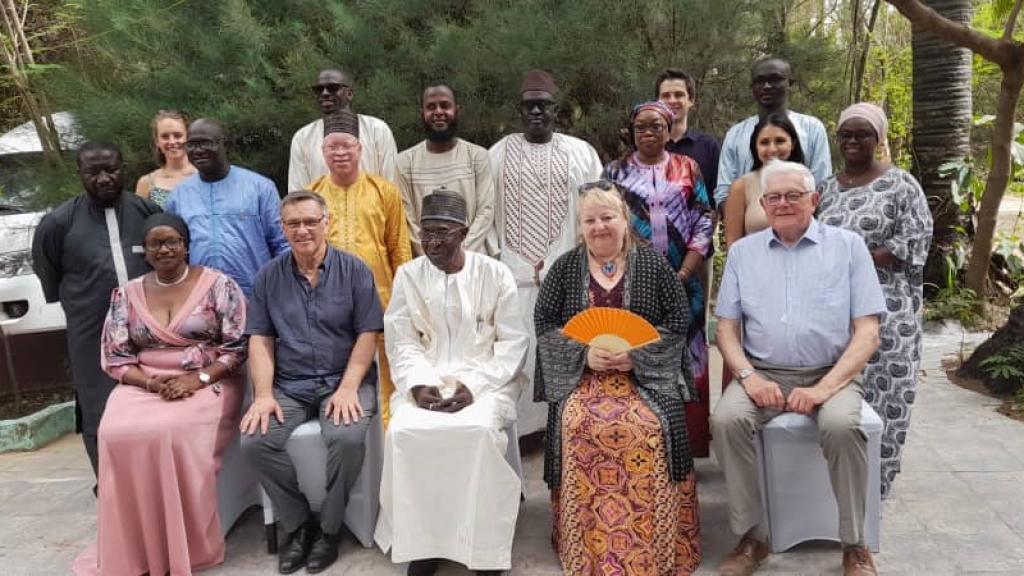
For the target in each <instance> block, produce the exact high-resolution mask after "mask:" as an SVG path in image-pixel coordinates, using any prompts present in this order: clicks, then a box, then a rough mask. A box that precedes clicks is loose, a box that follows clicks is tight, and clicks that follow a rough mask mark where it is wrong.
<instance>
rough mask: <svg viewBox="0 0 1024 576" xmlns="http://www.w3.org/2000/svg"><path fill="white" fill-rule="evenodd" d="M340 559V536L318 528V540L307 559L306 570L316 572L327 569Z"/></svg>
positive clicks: (315, 541) (311, 572) (314, 542)
mask: <svg viewBox="0 0 1024 576" xmlns="http://www.w3.org/2000/svg"><path fill="white" fill-rule="evenodd" d="M337 559H338V536H337V535H334V534H325V533H324V532H321V531H320V530H317V537H316V540H314V541H313V547H312V548H310V550H309V558H307V559H306V572H309V573H310V574H316V573H318V572H323V571H324V570H327V569H328V568H329V567H330V566H331V564H334V561H335V560H337Z"/></svg>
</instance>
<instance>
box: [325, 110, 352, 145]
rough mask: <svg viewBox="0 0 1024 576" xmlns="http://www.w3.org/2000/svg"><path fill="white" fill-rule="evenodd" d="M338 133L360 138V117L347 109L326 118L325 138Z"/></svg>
mask: <svg viewBox="0 0 1024 576" xmlns="http://www.w3.org/2000/svg"><path fill="white" fill-rule="evenodd" d="M337 133H341V134H351V135H353V136H355V137H356V138H359V116H357V115H356V113H355V112H353V111H351V110H347V109H343V110H338V111H336V112H331V113H330V114H328V115H327V117H326V118H324V138H326V137H327V136H328V135H329V134H337Z"/></svg>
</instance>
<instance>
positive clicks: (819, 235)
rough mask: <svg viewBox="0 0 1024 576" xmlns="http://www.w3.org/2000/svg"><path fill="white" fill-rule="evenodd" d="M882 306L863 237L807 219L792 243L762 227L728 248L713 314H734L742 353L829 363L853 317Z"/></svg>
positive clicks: (794, 362)
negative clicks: (740, 327)
mask: <svg viewBox="0 0 1024 576" xmlns="http://www.w3.org/2000/svg"><path fill="white" fill-rule="evenodd" d="M883 312H885V299H884V297H883V296H882V288H881V286H879V284H878V275H877V274H876V272H875V266H874V263H873V262H872V260H871V255H870V254H869V253H868V249H867V246H865V245H864V240H862V239H861V237H860V236H858V235H856V234H854V233H853V232H850V231H847V230H843V229H841V228H836V227H834V226H828V225H826V224H820V223H818V221H816V220H811V225H810V226H809V227H808V228H807V231H806V232H805V233H804V235H803V237H802V238H801V239H800V241H799V242H797V243H796V245H794V246H793V247H788V246H786V245H785V244H783V243H782V242H781V241H780V240H779V239H778V237H776V235H775V232H774V231H773V230H772V229H771V228H768V229H766V230H762V231H760V232H757V233H755V234H751V235H749V236H746V237H744V238H743V239H741V240H739V241H737V242H736V244H734V245H733V247H732V248H731V249H730V250H729V258H728V260H727V261H726V264H725V272H724V273H723V275H722V285H721V287H720V288H719V291H718V303H717V305H716V306H715V315H717V316H718V317H719V318H728V319H730V320H740V321H741V322H742V324H743V347H744V349H745V351H746V353H747V356H748V357H750V358H754V359H758V360H761V361H763V362H767V363H769V364H774V365H777V366H789V367H798V366H800V367H806V366H825V365H831V364H835V362H836V361H837V360H839V357H840V356H842V355H843V352H844V351H845V350H846V348H847V346H849V344H850V337H851V334H852V330H853V319H854V318H859V317H861V316H870V315H875V314H878V315H880V314H882V313H883Z"/></svg>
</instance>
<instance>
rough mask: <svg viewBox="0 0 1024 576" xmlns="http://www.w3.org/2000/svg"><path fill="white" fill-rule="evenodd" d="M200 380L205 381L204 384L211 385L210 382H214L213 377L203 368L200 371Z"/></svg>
mask: <svg viewBox="0 0 1024 576" xmlns="http://www.w3.org/2000/svg"><path fill="white" fill-rule="evenodd" d="M199 381H200V382H202V383H203V386H209V385H210V382H213V377H212V376H210V375H209V374H207V373H206V372H203V371H202V370H200V371H199Z"/></svg>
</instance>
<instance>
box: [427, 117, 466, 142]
mask: <svg viewBox="0 0 1024 576" xmlns="http://www.w3.org/2000/svg"><path fill="white" fill-rule="evenodd" d="M423 131H424V132H425V133H426V135H427V140H430V141H431V142H448V141H449V140H451V139H452V138H455V134H456V133H458V131H459V119H458V118H455V119H453V120H452V121H451V122H450V123H449V124H448V127H447V128H445V129H444V130H434V128H433V127H432V126H431V125H430V123H429V122H426V121H424V122H423Z"/></svg>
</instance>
